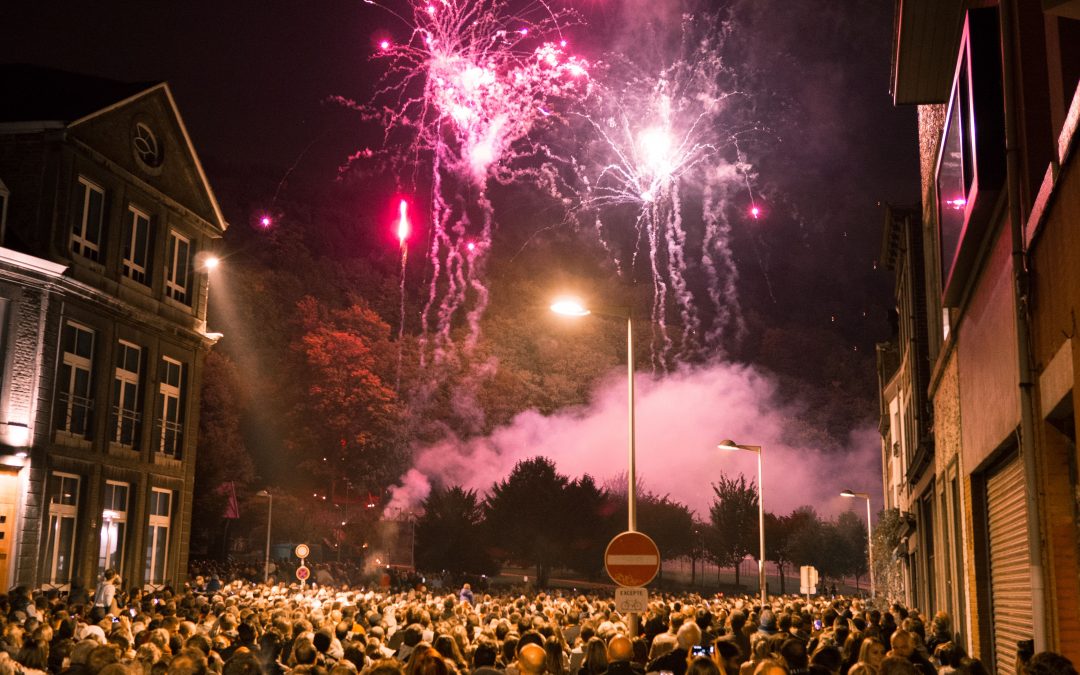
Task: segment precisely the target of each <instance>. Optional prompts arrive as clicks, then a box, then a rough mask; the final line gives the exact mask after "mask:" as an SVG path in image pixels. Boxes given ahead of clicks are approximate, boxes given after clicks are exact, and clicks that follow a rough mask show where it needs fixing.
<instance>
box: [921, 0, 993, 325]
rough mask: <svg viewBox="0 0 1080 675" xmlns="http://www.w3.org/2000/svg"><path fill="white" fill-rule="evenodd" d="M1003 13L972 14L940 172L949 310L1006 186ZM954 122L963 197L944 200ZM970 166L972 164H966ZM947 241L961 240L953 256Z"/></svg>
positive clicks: (937, 183)
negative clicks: (950, 226) (948, 214)
mask: <svg viewBox="0 0 1080 675" xmlns="http://www.w3.org/2000/svg"><path fill="white" fill-rule="evenodd" d="M997 11H998V10H997V8H996V7H985V8H972V9H968V10H967V12H966V14H965V17H964V29H963V33H962V35H961V41H960V49H959V51H958V52H957V59H956V68H955V71H954V74H953V80H952V86H951V87H950V89H949V102H948V107H947V110H946V115H945V123H944V125H943V127H942V132H941V138H940V142H939V143H938V156H937V161H936V163H935V166H934V185H933V187H934V197H935V199H934V208H935V217H936V219H937V223H936V229H937V242H936V243H937V252H938V256H939V273H940V274H941V293H942V299H943V305H944V306H946V307H957V306H959V305H960V304H961V300H962V298H963V294H964V291H965V289H966V286H967V282H968V280H969V279H970V277H971V275H972V274H973V273H974V270H975V269H976V268H977V257H978V253H979V248H980V245H981V243H982V239H983V238H984V237H985V235H986V234H987V232H988V231H989V230H990V220H991V218H992V216H993V210H994V206H995V202H996V200H997V196H998V194H999V193H1000V190H1001V189H1002V186H1003V184H1004V180H1005V120H1004V112H1003V110H1004V107H1003V106H1004V104H1003V100H1004V95H1003V89H1002V81H1001V42H1000V40H999V39H998V18H997ZM953 122H957V123H958V124H959V135H960V146H959V152H960V157H961V162H962V164H961V173H960V177H961V181H962V182H963V183H964V190H965V192H964V194H963V195H952V194H943V191H942V186H941V178H942V167H943V165H944V164H945V162H946V151H947V149H948V148H947V142H946V141H947V136H948V134H949V131H950V127H951V125H952V124H953ZM965 160H966V162H967V164H964V163H963V162H964V161H965ZM969 172H970V175H969ZM950 198H951V199H950ZM946 203H948V204H949V205H951V207H952V208H954V209H955V210H957V211H962V218H960V220H959V224H958V225H955V226H954V227H956V228H957V229H959V232H951V233H950V234H949V235H946V234H945V233H944V232H943V231H942V226H943V223H944V222H945V221H946V218H945V213H944V205H945V204H946ZM949 220H952V219H951V218H950V219H949ZM946 238H948V239H949V240H950V241H951V240H952V239H955V240H956V244H955V246H954V248H953V249H952V250H946V248H945V246H944V245H943V240H944V239H946Z"/></svg>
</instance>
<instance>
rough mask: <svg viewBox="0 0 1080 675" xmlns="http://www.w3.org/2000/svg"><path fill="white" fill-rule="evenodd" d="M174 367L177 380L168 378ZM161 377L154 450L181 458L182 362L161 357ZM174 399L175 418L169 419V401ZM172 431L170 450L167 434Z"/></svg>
mask: <svg viewBox="0 0 1080 675" xmlns="http://www.w3.org/2000/svg"><path fill="white" fill-rule="evenodd" d="M171 366H175V367H176V373H177V381H176V383H175V384H174V383H172V382H170V381H169V380H168V376H169V372H170V367H171ZM160 367H161V368H162V371H161V378H160V382H159V383H158V407H157V414H158V420H157V422H158V427H159V432H158V438H157V449H156V452H157V453H158V454H159V455H161V456H163V457H168V458H170V459H175V460H181V459H183V455H184V407H183V406H184V370H185V368H184V363H183V362H182V361H180V360H178V359H174V358H172V357H171V356H162V357H161V366H160ZM171 399H175V401H176V406H175V408H174V410H175V418H174V419H169V401H170V400H171ZM170 432H171V433H172V443H171V446H172V447H171V450H170V449H169V446H170V443H169V434H170Z"/></svg>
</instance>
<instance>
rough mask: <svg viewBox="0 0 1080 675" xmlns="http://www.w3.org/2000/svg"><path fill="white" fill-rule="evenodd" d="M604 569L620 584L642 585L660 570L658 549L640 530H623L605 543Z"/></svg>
mask: <svg viewBox="0 0 1080 675" xmlns="http://www.w3.org/2000/svg"><path fill="white" fill-rule="evenodd" d="M604 569H606V570H607V573H608V576H609V577H611V580H612V581H614V582H615V583H617V584H619V585H620V586H644V585H645V584H647V583H649V582H650V581H652V580H653V577H655V576H656V573H657V572H659V571H660V549H658V548H657V547H656V542H654V541H653V540H652V539H650V538H649V537H648V536H647V535H644V534H642V533H641V532H623V533H622V534H618V535H616V536H615V538H614V539H612V540H611V543H610V544H608V545H607V550H605V551H604Z"/></svg>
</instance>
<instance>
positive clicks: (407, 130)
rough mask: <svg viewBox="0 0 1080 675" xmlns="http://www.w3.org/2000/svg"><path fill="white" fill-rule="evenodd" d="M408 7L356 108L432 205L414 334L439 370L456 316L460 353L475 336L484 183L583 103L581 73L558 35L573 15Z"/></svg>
mask: <svg viewBox="0 0 1080 675" xmlns="http://www.w3.org/2000/svg"><path fill="white" fill-rule="evenodd" d="M409 7H410V10H411V11H410V13H409V15H407V16H406V15H398V16H399V18H401V19H402V21H403V22H404V23H405V24H406V26H407V30H408V36H407V38H406V39H405V40H402V41H400V42H395V41H394V40H392V39H389V38H384V39H382V40H381V41H380V42H379V44H378V47H379V49H378V50H377V51H376V58H378V59H380V60H383V61H384V62H385V63H386V70H385V71H384V75H383V77H382V79H381V81H380V87H379V89H378V91H377V93H376V95H375V97H374V99H373V100H374V101H376V105H375V106H366V107H363V108H364V109H365V110H367V111H368V112H369V113H371V115H372V116H373V117H374V118H376V119H378V121H380V122H381V123H382V124H383V127H384V129H385V139H384V141H385V143H384V145H385V146H386V147H387V148H396V149H402V148H403V149H404V150H405V151H404V152H401V153H399V155H398V157H399V158H400V159H401V160H402V163H400V164H399V167H400V168H406V167H407V171H408V175H411V183H412V185H411V186H410V187H412V188H414V189H417V188H423V189H425V190H429V191H430V194H431V204H430V214H431V234H430V242H431V244H430V248H429V250H428V264H429V266H430V269H431V281H430V284H429V286H428V292H427V297H426V300H425V302H424V307H423V311H422V314H421V326H422V331H423V333H424V337H425V338H426V336H427V335H428V334H429V332H430V333H432V334H433V335H434V353H435V358H436V359H439V358H440V355H441V354H442V352H443V350H444V348H446V347H448V346H449V345H450V344H451V339H450V330H451V326H452V325H453V324H454V322H455V320H456V319H457V318H458V317H460V316H461V315H462V314H464V317H465V319H466V321H467V324H468V328H469V330H468V337H467V339H466V347H467V348H469V349H471V348H472V347H473V346H475V344H476V341H477V339H478V337H479V322H480V318H481V316H482V315H483V312H484V310H485V308H486V305H487V288H486V286H485V284H484V280H483V268H484V264H485V261H486V258H487V255H488V253H489V251H490V248H491V237H492V229H493V227H494V214H493V211H492V207H491V202H490V201H489V200H488V197H487V183H488V181H489V180H490V179H492V178H496V177H500V178H502V177H503V176H497V174H499V173H500V171H502V168H505V167H506V166H507V164H506V162H507V160H508V159H509V158H511V157H514V156H515V155H516V152H517V151H516V150H515V144H516V143H518V142H519V141H521V140H522V139H525V138H526V137H527V136H528V135H529V133H530V132H531V131H532V129H533V128H534V126H535V125H536V123H537V122H538V121H540V120H544V119H546V118H548V117H550V116H551V115H552V114H553V110H555V109H556V108H557V107H558V105H559V102H560V101H562V100H565V99H567V98H580V97H582V96H584V94H585V92H586V90H587V87H588V80H589V78H588V64H587V63H586V62H585V61H583V60H581V59H578V58H576V57H575V56H573V55H570V54H568V53H567V51H566V44H567V42H566V39H565V37H564V36H563V35H562V32H561V30H562V27H563V26H564V25H565V24H566V23H567V22H569V21H573V15H572V14H568V13H565V12H562V13H560V12H556V11H554V10H552V9H551V8H550V7H549V6H548V5H547V4H545V3H544V2H542V1H541V2H534V3H533V4H531V5H529V6H528V7H526V8H525V10H524V11H522V12H516V13H515V12H511V11H510V8H509V1H508V0H479V1H470V0H437V1H435V0H433V1H431V2H427V1H420V0H412V2H411V3H410V5H409ZM501 167H502V168H501ZM403 173H405V172H403ZM425 342H426V340H425ZM421 358H422V359H423V358H424V352H423V350H422V355H421Z"/></svg>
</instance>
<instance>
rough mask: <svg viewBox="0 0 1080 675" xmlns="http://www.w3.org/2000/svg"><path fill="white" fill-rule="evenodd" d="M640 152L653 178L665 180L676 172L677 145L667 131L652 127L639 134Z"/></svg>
mask: <svg viewBox="0 0 1080 675" xmlns="http://www.w3.org/2000/svg"><path fill="white" fill-rule="evenodd" d="M638 152H639V154H640V156H641V160H642V167H643V168H644V169H645V170H647V171H648V172H649V174H650V175H651V176H652V177H653V178H656V179H658V180H663V179H665V178H667V177H669V176H670V175H671V173H672V171H674V170H675V157H674V156H675V143H674V141H673V140H672V138H671V134H670V133H668V131H667V130H666V129H663V128H660V127H651V128H649V129H646V130H645V131H642V132H641V133H640V134H638Z"/></svg>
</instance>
